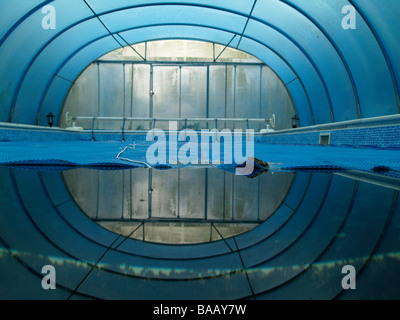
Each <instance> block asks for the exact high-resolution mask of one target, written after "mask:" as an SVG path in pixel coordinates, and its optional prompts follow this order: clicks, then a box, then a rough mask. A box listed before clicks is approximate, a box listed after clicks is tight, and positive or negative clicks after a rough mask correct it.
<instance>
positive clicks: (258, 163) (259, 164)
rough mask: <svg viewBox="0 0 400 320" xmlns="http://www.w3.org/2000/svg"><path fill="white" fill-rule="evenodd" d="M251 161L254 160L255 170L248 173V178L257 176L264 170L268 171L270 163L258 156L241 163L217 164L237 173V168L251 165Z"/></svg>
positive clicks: (225, 169)
mask: <svg viewBox="0 0 400 320" xmlns="http://www.w3.org/2000/svg"><path fill="white" fill-rule="evenodd" d="M249 161H251V162H253V171H252V173H251V174H249V175H246V176H247V177H248V178H255V177H257V176H259V175H260V174H262V173H264V172H268V169H269V164H268V163H267V162H264V161H262V160H260V159H257V158H249V159H247V160H246V161H245V162H243V163H241V164H235V163H233V164H222V165H219V166H217V168H218V169H221V170H223V171H227V172H230V173H233V174H236V168H244V167H246V166H247V165H249V163H248V162H249Z"/></svg>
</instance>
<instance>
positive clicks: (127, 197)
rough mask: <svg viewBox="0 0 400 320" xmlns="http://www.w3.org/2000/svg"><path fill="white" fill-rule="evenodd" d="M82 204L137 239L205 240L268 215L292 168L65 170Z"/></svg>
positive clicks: (281, 197) (278, 202) (99, 219)
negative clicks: (250, 172) (240, 172)
mask: <svg viewBox="0 0 400 320" xmlns="http://www.w3.org/2000/svg"><path fill="white" fill-rule="evenodd" d="M63 176H64V179H65V182H66V185H67V187H68V189H69V191H70V193H71V195H72V197H73V198H74V200H75V201H76V203H77V204H78V205H79V206H80V208H81V209H82V210H83V211H84V212H85V213H86V214H87V215H88V216H89V217H90V218H91V219H92V220H94V221H96V222H97V223H99V224H101V225H102V226H103V227H105V228H107V229H109V230H111V231H113V232H116V233H119V234H123V235H124V236H128V235H129V236H130V237H132V238H135V239H140V240H144V241H151V242H162V243H200V242H209V241H215V240H219V239H221V238H227V237H231V236H233V235H237V234H240V233H243V232H246V231H248V230H250V229H253V228H254V227H256V226H258V225H259V224H260V223H262V222H263V221H265V220H266V219H268V218H269V217H270V216H271V215H272V214H273V213H274V212H275V210H276V209H277V208H278V207H279V206H280V205H281V203H282V201H283V200H284V198H285V196H286V194H287V192H288V190H289V189H290V186H291V183H292V180H293V176H294V174H293V173H291V172H280V173H277V172H275V173H265V174H262V175H259V176H257V177H254V178H253V179H249V178H248V177H245V176H237V175H233V174H231V173H229V172H224V171H222V170H218V169H215V168H196V169H193V168H185V169H176V170H156V169H142V168H138V169H131V170H110V171H108V170H91V169H76V170H70V171H66V172H64V173H63Z"/></svg>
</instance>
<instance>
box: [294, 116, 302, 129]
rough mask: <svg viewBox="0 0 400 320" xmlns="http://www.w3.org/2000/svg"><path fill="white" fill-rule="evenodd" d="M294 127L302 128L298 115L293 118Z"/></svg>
mask: <svg viewBox="0 0 400 320" xmlns="http://www.w3.org/2000/svg"><path fill="white" fill-rule="evenodd" d="M292 127H293V128H298V127H300V118H299V117H298V115H297V114H295V115H294V116H293V117H292Z"/></svg>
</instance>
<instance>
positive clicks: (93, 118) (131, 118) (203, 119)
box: [72, 116, 271, 123]
mask: <svg viewBox="0 0 400 320" xmlns="http://www.w3.org/2000/svg"><path fill="white" fill-rule="evenodd" d="M72 119H73V120H92V121H152V122H153V121H178V122H181V121H186V122H187V121H191V122H216V121H219V122H256V123H264V122H270V121H271V120H270V119H264V118H154V117H152V118H150V117H147V118H144V117H89V116H77V117H73V118H72Z"/></svg>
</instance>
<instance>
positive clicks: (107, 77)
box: [97, 63, 125, 129]
mask: <svg viewBox="0 0 400 320" xmlns="http://www.w3.org/2000/svg"><path fill="white" fill-rule="evenodd" d="M99 68H100V110H99V116H100V117H123V116H124V99H125V97H124V91H125V89H124V88H125V85H124V76H123V74H124V69H123V65H119V64H105V63H101V64H99ZM97 128H98V129H122V121H101V122H99V123H97Z"/></svg>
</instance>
